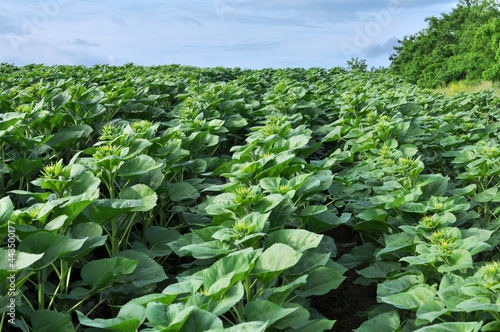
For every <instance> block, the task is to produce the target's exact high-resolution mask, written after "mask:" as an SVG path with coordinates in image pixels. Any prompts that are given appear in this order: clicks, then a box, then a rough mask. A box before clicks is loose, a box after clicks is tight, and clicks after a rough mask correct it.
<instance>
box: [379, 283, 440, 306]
mask: <svg viewBox="0 0 500 332" xmlns="http://www.w3.org/2000/svg"><path fill="white" fill-rule="evenodd" d="M435 294H436V292H435V291H434V290H431V289H430V287H424V286H423V285H419V286H417V287H415V288H412V289H410V290H408V291H405V292H401V293H398V294H393V295H389V296H385V297H382V298H381V300H382V301H383V302H385V303H388V304H392V305H393V306H395V307H396V308H399V309H410V310H413V309H417V308H419V307H420V306H421V305H423V304H424V303H426V302H427V301H428V300H429V299H431V298H432V297H434V295H435Z"/></svg>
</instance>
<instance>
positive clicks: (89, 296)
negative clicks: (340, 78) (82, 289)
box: [68, 285, 112, 314]
mask: <svg viewBox="0 0 500 332" xmlns="http://www.w3.org/2000/svg"><path fill="white" fill-rule="evenodd" d="M111 287H112V286H111V285H109V286H107V287H104V288H102V289H100V290H99V291H97V292H93V293H91V294H89V295H87V296H86V297H85V298H84V299H82V300H81V301H79V302H78V303H77V304H75V305H74V306H72V307H71V309H69V310H68V314H71V313H73V311H75V310H76V308H78V307H79V306H80V304H82V303H83V302H85V301H87V300H88V299H90V298H91V297H92V296H94V294H97V293H100V292H103V291H105V290H106V289H108V288H111Z"/></svg>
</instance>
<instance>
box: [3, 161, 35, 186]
mask: <svg viewBox="0 0 500 332" xmlns="http://www.w3.org/2000/svg"><path fill="white" fill-rule="evenodd" d="M42 167H43V160H42V159H37V160H29V159H26V158H21V159H17V160H15V161H13V162H11V163H10V164H9V169H10V176H11V181H12V182H13V183H16V182H17V181H19V180H20V179H22V178H24V177H27V176H29V175H30V174H31V173H33V172H34V171H37V170H39V169H40V168H42Z"/></svg>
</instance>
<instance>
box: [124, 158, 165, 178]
mask: <svg viewBox="0 0 500 332" xmlns="http://www.w3.org/2000/svg"><path fill="white" fill-rule="evenodd" d="M161 165H162V164H161V163H157V162H156V161H154V159H153V158H151V157H149V156H146V155H140V156H137V157H134V158H131V159H129V160H126V161H125V162H124V163H123V165H122V166H121V167H120V169H119V170H118V175H119V176H123V177H126V178H133V177H136V176H139V175H142V174H145V173H147V172H150V171H153V170H155V169H158V168H160V167H161Z"/></svg>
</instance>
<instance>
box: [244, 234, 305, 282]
mask: <svg viewBox="0 0 500 332" xmlns="http://www.w3.org/2000/svg"><path fill="white" fill-rule="evenodd" d="M301 256H302V254H301V253H299V252H297V251H295V250H294V249H293V248H292V247H290V246H288V245H285V244H282V243H275V244H273V245H272V246H270V247H269V248H267V249H266V250H265V251H264V252H263V253H262V255H260V256H259V258H257V261H256V262H255V266H254V268H253V270H252V275H254V276H255V278H257V279H259V280H261V281H262V282H263V283H264V284H267V283H268V282H269V281H271V280H272V279H273V278H274V277H276V276H277V275H279V274H280V273H281V272H282V271H284V270H286V269H289V268H290V267H292V266H294V265H295V264H297V263H298V261H299V260H300V257H301Z"/></svg>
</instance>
